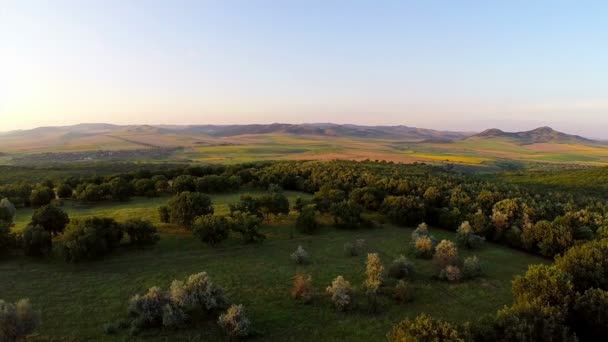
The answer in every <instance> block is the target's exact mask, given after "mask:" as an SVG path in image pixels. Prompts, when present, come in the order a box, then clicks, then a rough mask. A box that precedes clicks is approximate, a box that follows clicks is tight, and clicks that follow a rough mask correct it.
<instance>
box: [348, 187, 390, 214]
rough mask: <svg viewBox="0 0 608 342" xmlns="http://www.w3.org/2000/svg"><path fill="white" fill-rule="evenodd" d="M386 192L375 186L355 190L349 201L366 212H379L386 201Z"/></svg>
mask: <svg viewBox="0 0 608 342" xmlns="http://www.w3.org/2000/svg"><path fill="white" fill-rule="evenodd" d="M385 195H386V193H385V191H384V190H382V189H381V188H378V187H375V186H367V187H363V188H356V189H354V190H353V191H352V192H351V193H350V195H349V199H350V200H351V201H353V202H355V203H357V204H359V205H360V206H362V207H363V208H365V209H366V210H370V211H377V210H378V209H380V207H381V205H382V201H384V196H385Z"/></svg>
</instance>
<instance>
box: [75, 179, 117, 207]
mask: <svg viewBox="0 0 608 342" xmlns="http://www.w3.org/2000/svg"><path fill="white" fill-rule="evenodd" d="M74 196H75V198H76V199H77V200H79V201H83V202H99V201H103V200H105V199H107V198H108V196H109V188H108V186H106V185H105V184H104V185H98V184H95V183H88V184H87V183H83V184H80V185H78V187H77V188H76V191H75V193H74Z"/></svg>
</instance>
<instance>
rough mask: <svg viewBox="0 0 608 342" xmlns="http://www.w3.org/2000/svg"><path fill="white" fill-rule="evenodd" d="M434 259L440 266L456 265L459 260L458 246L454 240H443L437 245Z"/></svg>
mask: <svg viewBox="0 0 608 342" xmlns="http://www.w3.org/2000/svg"><path fill="white" fill-rule="evenodd" d="M433 260H434V261H435V263H436V264H437V265H438V266H439V267H440V268H445V267H446V266H448V265H455V264H456V262H457V261H458V248H457V247H456V245H455V244H454V243H453V242H452V241H449V240H441V242H440V243H439V244H438V245H437V247H435V254H434V255H433Z"/></svg>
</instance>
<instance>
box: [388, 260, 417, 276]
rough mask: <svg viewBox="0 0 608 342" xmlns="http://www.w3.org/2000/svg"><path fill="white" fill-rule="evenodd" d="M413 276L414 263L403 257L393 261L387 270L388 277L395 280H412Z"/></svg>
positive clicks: (414, 270) (414, 272)
mask: <svg viewBox="0 0 608 342" xmlns="http://www.w3.org/2000/svg"><path fill="white" fill-rule="evenodd" d="M414 274H416V267H415V266H414V263H413V262H411V261H409V260H408V259H407V258H406V257H405V256H403V255H401V256H400V257H399V258H397V259H395V260H393V263H392V264H391V265H390V267H389V268H388V275H389V276H390V277H392V278H395V279H412V277H413V276H414Z"/></svg>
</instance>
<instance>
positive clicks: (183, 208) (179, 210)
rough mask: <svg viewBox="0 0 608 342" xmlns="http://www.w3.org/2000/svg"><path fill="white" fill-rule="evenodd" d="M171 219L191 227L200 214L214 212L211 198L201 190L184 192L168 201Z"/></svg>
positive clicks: (172, 221) (173, 221)
mask: <svg viewBox="0 0 608 342" xmlns="http://www.w3.org/2000/svg"><path fill="white" fill-rule="evenodd" d="M167 209H168V210H169V221H170V222H171V223H175V224H180V225H183V226H185V227H188V228H191V227H192V223H193V222H194V220H195V219H196V218H197V217H198V216H202V215H209V214H213V205H212V203H211V198H210V197H209V196H207V195H205V194H201V193H200V192H187V191H186V192H182V193H180V194H178V195H175V196H173V197H172V198H171V199H170V200H169V202H168V203H167Z"/></svg>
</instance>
